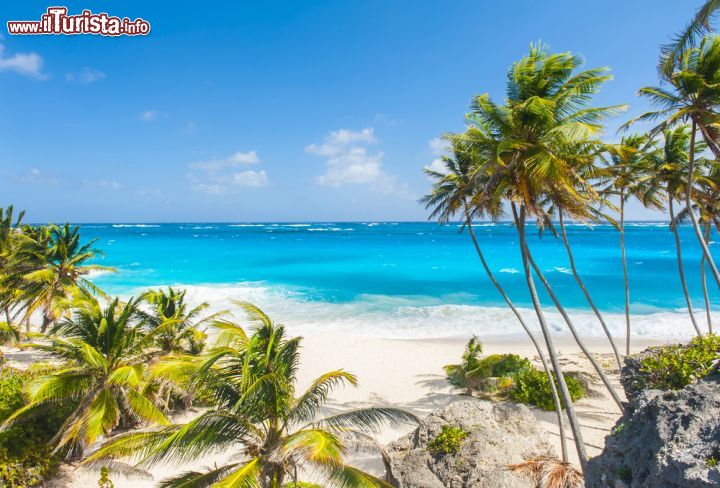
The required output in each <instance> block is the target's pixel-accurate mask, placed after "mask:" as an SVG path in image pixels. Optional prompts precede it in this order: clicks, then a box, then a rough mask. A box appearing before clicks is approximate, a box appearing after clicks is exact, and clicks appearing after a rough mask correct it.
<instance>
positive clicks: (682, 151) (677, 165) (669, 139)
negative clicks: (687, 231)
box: [653, 125, 702, 336]
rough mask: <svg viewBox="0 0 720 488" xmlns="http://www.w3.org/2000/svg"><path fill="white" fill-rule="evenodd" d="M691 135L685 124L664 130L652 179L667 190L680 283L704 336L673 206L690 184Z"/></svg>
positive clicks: (688, 305) (689, 307)
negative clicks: (687, 276)
mask: <svg viewBox="0 0 720 488" xmlns="http://www.w3.org/2000/svg"><path fill="white" fill-rule="evenodd" d="M690 138H691V137H690V128H689V127H687V126H684V125H680V126H677V127H675V128H673V129H665V131H663V139H664V144H663V147H662V148H661V149H660V150H659V151H658V152H657V162H656V166H655V176H654V177H653V178H654V180H655V181H657V184H658V185H659V186H660V187H662V188H663V190H664V191H665V197H666V199H667V202H668V211H669V212H670V230H671V231H672V233H673V237H674V239H675V251H676V257H677V264H678V275H679V277H680V284H681V285H682V289H683V295H684V296H685V303H686V304H687V308H688V313H689V315H690V321H691V322H692V325H693V328H694V329H695V332H696V333H697V334H698V335H700V336H701V335H702V332H700V327H699V326H698V323H697V320H696V318H695V312H694V311H693V305H692V299H691V298H690V294H689V292H688V287H687V281H686V279H685V270H684V266H683V259H682V246H681V243H680V233H679V231H678V225H679V223H680V221H679V219H678V215H677V213H676V212H675V205H674V201H675V200H678V199H682V198H683V195H684V194H685V192H686V189H685V185H686V184H687V180H686V177H687V176H686V175H687V172H688V155H689V152H690V148H689V144H690ZM696 147H697V145H696ZM693 183H694V182H693ZM685 212H686V214H687V213H690V212H693V209H692V208H686V209H685Z"/></svg>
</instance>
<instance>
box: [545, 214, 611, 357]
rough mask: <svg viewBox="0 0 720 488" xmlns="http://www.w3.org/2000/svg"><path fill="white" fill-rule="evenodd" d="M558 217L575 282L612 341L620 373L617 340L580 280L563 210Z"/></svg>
mask: <svg viewBox="0 0 720 488" xmlns="http://www.w3.org/2000/svg"><path fill="white" fill-rule="evenodd" d="M558 217H559V219H560V232H561V233H562V238H563V242H564V243H565V250H566V251H567V255H568V260H569V261H570V269H571V270H572V274H573V276H574V277H575V281H577V284H578V286H579V287H580V289H581V290H582V292H583V295H585V300H587V302H588V305H590V308H592V310H593V312H595V316H596V317H597V318H598V320H599V321H600V325H601V326H602V328H603V331H605V335H606V336H607V338H608V340H609V341H610V346H611V347H612V350H613V353H614V354H615V360H616V361H617V365H618V371H620V370H621V369H622V361H621V360H620V353H619V352H618V348H617V345H615V339H613V336H612V334H611V333H610V329H608V326H607V324H606V323H605V319H603V316H602V314H601V313H600V310H598V308H597V307H596V306H595V303H594V302H593V300H592V298H591V297H590V293H589V292H588V291H587V288H585V284H584V283H583V281H582V279H580V275H579V274H578V272H577V269H576V268H575V258H574V256H573V253H572V249H571V248H570V242H568V238H567V232H565V222H564V219H563V212H562V210H559V211H558Z"/></svg>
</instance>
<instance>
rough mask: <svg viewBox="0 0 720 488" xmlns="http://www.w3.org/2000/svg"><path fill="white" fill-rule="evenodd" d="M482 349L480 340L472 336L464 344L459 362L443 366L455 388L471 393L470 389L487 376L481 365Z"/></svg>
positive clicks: (478, 384) (476, 386) (474, 387)
mask: <svg viewBox="0 0 720 488" xmlns="http://www.w3.org/2000/svg"><path fill="white" fill-rule="evenodd" d="M482 350H483V348H482V342H480V341H479V340H478V338H477V336H473V337H472V339H470V341H468V343H467V345H466V346H465V351H463V355H462V360H461V362H460V364H448V365H447V366H445V367H444V369H445V374H446V375H447V380H448V382H449V383H450V384H451V385H453V386H455V387H457V388H464V389H465V392H466V393H467V394H468V395H472V391H473V390H475V389H477V388H478V387H479V386H480V383H481V381H482V380H483V379H485V378H487V374H486V370H485V368H484V367H483V366H482V365H481V357H482Z"/></svg>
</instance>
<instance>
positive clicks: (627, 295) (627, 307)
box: [620, 190, 630, 356]
mask: <svg viewBox="0 0 720 488" xmlns="http://www.w3.org/2000/svg"><path fill="white" fill-rule="evenodd" d="M620 256H621V257H622V268H623V279H624V281H625V355H626V356H629V355H630V282H629V281H628V271H627V257H626V255H625V192H624V191H622V190H621V191H620Z"/></svg>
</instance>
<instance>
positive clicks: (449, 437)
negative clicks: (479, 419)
mask: <svg viewBox="0 0 720 488" xmlns="http://www.w3.org/2000/svg"><path fill="white" fill-rule="evenodd" d="M467 436H468V433H467V432H465V431H464V430H462V429H461V428H459V427H453V426H450V425H443V427H442V431H441V432H440V433H439V434H438V436H437V437H435V439H433V440H432V441H430V443H428V446H427V450H428V451H430V453H432V454H434V455H444V454H457V452H458V451H459V450H460V445H461V444H462V441H464V440H465V438H466V437H467Z"/></svg>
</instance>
